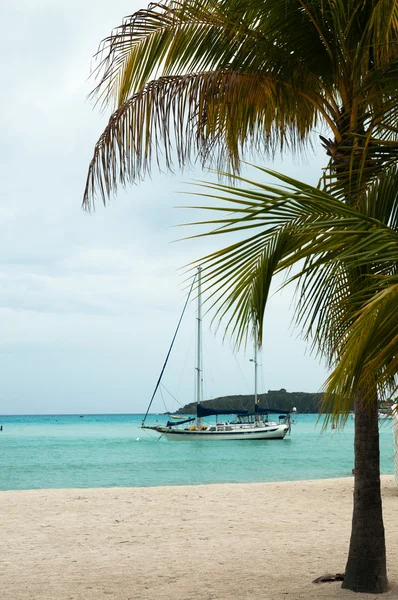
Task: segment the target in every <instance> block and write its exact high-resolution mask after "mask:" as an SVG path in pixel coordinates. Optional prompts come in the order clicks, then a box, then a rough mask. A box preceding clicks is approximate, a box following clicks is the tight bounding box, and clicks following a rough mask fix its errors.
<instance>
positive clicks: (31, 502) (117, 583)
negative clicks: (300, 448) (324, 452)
mask: <svg viewBox="0 0 398 600" xmlns="http://www.w3.org/2000/svg"><path fill="white" fill-rule="evenodd" d="M382 479H383V507H384V523H385V528H386V536H387V556H388V570H389V580H390V586H391V589H390V591H389V592H388V593H387V594H385V595H384V596H383V598H386V597H390V598H398V560H397V556H398V488H397V486H396V484H395V482H394V480H393V477H383V478H382ZM352 486H353V480H352V479H330V480H321V481H311V482H308V481H302V482H283V483H263V484H248V485H241V484H236V485H206V486H184V487H159V488H111V489H81V490H36V491H35V490H32V491H13V492H0V515H1V540H0V546H1V548H0V598H1V599H2V600H21V599H23V600H25V599H32V600H44V599H46V600H77V599H78V600H80V599H82V600H83V599H84V600H94V599H95V600H100V599H101V600H102V599H109V600H122V599H123V600H129V599H131V600H133V599H134V600H136V599H151V600H152V599H153V600H157V599H162V598H167V599H168V600H169V599H170V600H171V599H173V600H194V599H201V600H211V599H212V600H213V599H214V600H215V599H217V600H224V599H225V600H227V599H232V598H234V599H236V600H245V599H250V600H260V599H270V600H274V599H275V600H279V599H282V598H283V599H287V600H292V599H294V600H295V599H304V598H305V599H307V600H308V599H315V598H322V599H324V598H329V599H333V600H334V599H337V598H345V599H349V598H352V599H354V598H355V600H361V599H363V598H374V597H375V596H373V595H369V594H354V593H353V592H349V591H345V590H342V589H341V584H340V583H338V582H334V583H323V584H313V583H312V580H313V579H315V577H318V576H320V575H324V574H325V573H337V572H342V571H344V567H345V561H346V557H347V551H348V543H349V536H350V528H351V513H352ZM379 597H380V596H379Z"/></svg>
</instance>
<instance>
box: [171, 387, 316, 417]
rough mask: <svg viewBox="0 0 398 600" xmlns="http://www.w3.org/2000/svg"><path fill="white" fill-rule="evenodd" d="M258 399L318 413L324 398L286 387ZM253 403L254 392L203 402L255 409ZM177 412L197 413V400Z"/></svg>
mask: <svg viewBox="0 0 398 600" xmlns="http://www.w3.org/2000/svg"><path fill="white" fill-rule="evenodd" d="M258 399H259V406H260V408H272V409H279V410H281V411H284V410H292V408H293V407H296V408H297V411H298V412H299V413H317V412H319V408H320V405H321V403H322V400H323V394H322V393H308V392H287V391H286V390H285V388H282V389H280V390H268V392H267V393H265V394H259V395H258ZM253 403H254V395H253V394H247V395H234V396H221V397H220V398H213V399H212V400H205V401H204V402H202V404H203V405H204V406H207V407H208V408H221V409H229V408H230V409H234V408H236V409H238V410H253ZM177 412H178V413H180V414H195V413H196V404H195V402H190V403H189V404H186V405H185V406H183V407H182V408H180V409H179V410H178V411H177Z"/></svg>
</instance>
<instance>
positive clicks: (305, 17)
mask: <svg viewBox="0 0 398 600" xmlns="http://www.w3.org/2000/svg"><path fill="white" fill-rule="evenodd" d="M397 30H398V2H397V0H362V1H358V0H333V1H332V0H284V1H283V2H281V1H280V0H189V1H188V0H182V1H181V2H178V1H174V0H166V1H165V2H163V3H162V4H152V5H149V7H148V8H147V9H145V10H141V11H139V12H137V13H135V14H134V15H132V16H131V17H128V18H127V19H125V20H124V22H123V24H122V25H121V26H120V27H119V28H117V29H116V30H115V31H114V32H113V33H112V35H111V36H110V37H109V38H107V39H106V40H104V42H103V44H102V46H101V47H100V51H99V54H98V56H99V64H98V68H97V70H96V73H97V75H98V77H99V81H98V85H97V87H96V88H95V90H94V92H93V95H94V96H95V97H96V99H97V101H98V102H99V103H101V104H102V105H103V107H104V108H106V107H107V106H109V105H111V106H112V107H113V109H114V112H113V114H112V115H111V117H110V120H109V123H108V126H107V127H106V129H105V130H104V132H103V134H102V135H101V137H100V138H99V140H98V142H97V144H96V147H95V150H94V156H93V159H92V161H91V163H90V167H89V173H88V177H87V184H86V189H85V194H84V205H85V206H86V207H88V208H90V207H92V206H93V202H94V198H95V195H96V194H99V196H100V197H101V198H102V200H103V201H104V202H106V201H107V200H108V199H109V197H110V196H111V195H112V193H114V192H115V191H116V189H117V186H118V185H119V184H122V185H125V184H126V183H127V182H129V181H134V180H138V179H140V178H142V177H144V176H145V175H146V174H147V173H148V172H149V171H150V169H151V166H152V164H153V163H154V162H155V163H157V162H158V163H159V162H161V161H162V162H163V163H164V164H165V165H166V166H167V167H169V168H172V167H173V161H177V163H178V165H179V166H180V167H183V166H184V165H186V164H187V163H189V162H190V161H191V159H195V160H196V159H197V158H199V159H200V160H201V162H202V163H203V165H214V166H216V167H217V168H224V169H227V170H229V171H232V172H234V173H237V172H238V171H239V166H240V161H241V158H242V157H243V156H244V155H245V153H247V152H251V151H254V152H258V153H262V154H268V155H271V156H272V154H273V153H275V152H276V151H278V150H283V149H287V150H301V149H303V148H304V147H305V146H306V145H310V144H311V142H312V140H313V135H314V130H315V128H323V133H324V135H322V137H321V140H322V143H323V145H324V147H325V150H326V153H327V155H328V157H329V158H330V170H329V175H328V177H329V179H325V182H326V184H327V185H330V184H333V185H336V182H338V185H337V188H336V189H337V193H338V194H339V200H340V201H341V203H343V204H346V205H347V207H351V208H357V206H358V205H359V203H360V199H361V198H363V197H364V194H365V191H364V190H368V187H369V186H368V184H369V181H372V177H373V178H374V177H377V176H378V174H379V173H380V172H381V171H382V169H384V168H385V167H386V164H388V161H389V160H390V159H391V155H390V147H389V144H390V142H391V141H394V138H389V133H388V132H389V127H390V125H391V122H390V123H389V121H388V118H386V115H387V117H388V116H389V115H391V114H392V112H393V108H394V106H395V104H396V102H395V93H396V90H397V87H398V85H397V82H398V77H397V69H396V64H397V59H398V47H397V42H396V40H397V37H398V36H397V33H398V31H397ZM389 118H391V117H389ZM381 132H383V136H384V137H383V139H382V140H380V136H381ZM366 193H367V192H366ZM365 196H366V194H365ZM366 197H367V196H366ZM365 214H366V211H365ZM290 233H291V231H290ZM281 236H282V233H281ZM288 240H290V235H287V234H286V235H284V236H282V237H281V239H280V240H279V242H278V243H276V241H274V243H275V244H276V247H275V252H276V253H277V252H280V251H281V245H283V244H289V243H292V242H291V241H288ZM259 243H260V242H259ZM327 255H328V256H329V258H330V254H327ZM275 260H276V259H275ZM308 260H309V261H310V262H311V260H315V261H319V260H322V259H321V258H319V257H318V258H313V259H308ZM339 264H340V263H337V262H336V263H333V266H331V264H329V263H325V264H324V265H323V267H322V269H321V273H322V274H321V275H319V277H321V278H322V281H323V283H324V285H323V286H322V288H321V289H322V290H324V291H323V292H322V294H323V296H322V300H323V302H324V305H325V306H326V302H327V299H328V298H332V297H334V296H333V294H336V293H337V297H339V294H340V293H342V292H340V288H341V286H343V287H344V285H345V288H346V289H348V290H349V296H350V298H351V297H352V298H356V297H357V296H358V295H361V293H362V291H363V288H365V287H366V285H365V282H367V280H368V275H370V274H371V273H368V270H369V269H370V266H369V265H368V266H361V267H358V268H357V267H355V268H353V267H351V266H350V268H349V269H347V268H345V269H343V267H342V266H341V265H340V267H339V266H337V265H339ZM308 268H309V266H308ZM319 268H321V267H319ZM308 272H309V273H315V271H313V270H312V271H311V270H309V271H308ZM313 277H316V276H315V275H313ZM316 281H317V280H316V279H312V278H311V275H309V276H308V279H307V281H306V286H307V287H306V288H305V289H306V290H309V293H308V294H304V296H303V298H304V301H303V304H302V306H303V311H302V312H301V314H302V315H304V314H306V310H307V312H308V309H310V308H311V307H312V304H311V302H312V300H311V298H313V297H314V294H313V292H312V290H313V286H315V285H316ZM347 282H348V283H347ZM315 289H316V288H315ZM315 297H316V296H315ZM344 299H345V296H344V294H343V295H342V300H344ZM314 301H315V300H314ZM333 306H335V305H334V304H333ZM363 306H365V305H363ZM339 310H340V309H339V308H338V307H336V308H335V312H336V315H335V316H336V319H338V315H339V314H340V313H339ZM310 313H311V311H310ZM303 319H304V317H303ZM310 319H311V320H310V322H309V323H308V332H309V335H310V334H311V333H312V332H314V334H315V335H314V343H315V344H319V347H320V349H321V350H322V351H323V350H325V349H329V350H330V351H331V349H332V348H334V347H336V344H338V340H339V339H342V338H340V337H339V335H340V334H339V332H340V330H339V329H337V333H336V334H334V333H333V332H330V331H329V330H327V328H326V327H325V326H324V327H322V320H321V321H319V322H318V321H317V318H316V317H310ZM314 319H315V320H314ZM354 321H355V319H354ZM325 322H326V321H323V323H325ZM337 322H338V320H337ZM349 322H351V321H349ZM341 327H343V325H342V326H341ZM325 334H326V336H325ZM324 336H325V337H324ZM324 345H326V346H324ZM329 355H330V356H332V354H329ZM329 355H328V356H329ZM363 372H364V371H361V373H363ZM370 388H371V389H372V390H373V391H372V394H373V402H372V403H370V404H369V406H370V405H371V406H374V405H375V404H376V392H377V390H376V383H374V384H372V385H371V386H370ZM352 394H354V392H353V393H352ZM354 395H355V410H356V412H357V418H356V420H355V428H356V439H358V440H361V439H362V440H363V439H364V432H365V431H367V430H369V428H370V426H371V425H372V426H373V429H374V427H376V428H377V424H376V417H375V415H374V413H372V415H370V413H369V411H368V409H367V408H366V409H365V408H364V407H365V406H367V405H366V402H365V398H368V397H369V395H371V393H370V392H369V391H368V390H367V389H366V390H365V389H363V386H362V387H361V386H359V387H358V389H357V390H356V392H355V394H354ZM350 398H351V400H352V399H353V395H351V396H350ZM368 413H369V414H368ZM361 436H362V437H361ZM356 443H357V442H356ZM358 443H359V442H358ZM370 446H371V444H369V452H370ZM358 450H359V448H358ZM376 462H377V461H376V460H374V461H373V462H371V463H369V465H370V464H371V469H370V470H371V471H372V477H373V480H372V484H371V485H370V487H369V486H367V489H371V494H372V495H373V496H372V497H373V501H374V506H379V505H380V489H379V483H377V482H378V465H377V468H376ZM364 478H365V473H364V472H362V471H361V469H360V468H358V469H356V492H355V502H356V506H357V505H358V503H360V502H362V503H363V498H362V499H361V498H360V497H359V489H360V488H361V486H362V485H363V483H364ZM371 479H372V478H371ZM380 506H381V505H380ZM377 518H378V523H379V531H378V533H377V536H378V539H380V540H382V541H383V544H384V532H383V530H382V520H381V508H380V510H379V516H378V517H377ZM355 522H357V521H355ZM362 525H364V524H362ZM355 531H356V533H355ZM360 535H362V534H360V531H359V530H355V527H354V529H353V538H355V539H360ZM353 548H354V547H353V546H352V551H351V552H350V560H349V563H348V568H347V573H346V580H345V582H344V585H345V586H347V587H350V588H351V589H357V590H359V589H361V590H363V591H383V590H384V589H385V587H386V577H385V559H384V567H383V565H382V563H383V559H381V563H380V565H379V564H377V565H376V566H375V568H374V570H373V571H372V572H373V573H374V579H375V582H373V583H374V584H373V583H372V582H370V580H369V578H366V577H365V575H364V571H365V570H366V568H367V565H368V563H367V560H368V558H367V556H366V555H365V556H364V557H363V556H362V555H361V553H359V552H356V551H355V549H353ZM380 548H381V546H380ZM365 554H366V553H365ZM382 554H383V552H381V550H380V551H379V555H380V556H382ZM372 556H373V555H372ZM354 563H355V565H354ZM372 565H375V563H373V562H372ZM365 567H366V568H365ZM383 569H384V570H383ZM350 573H351V575H350Z"/></svg>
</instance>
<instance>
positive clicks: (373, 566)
mask: <svg viewBox="0 0 398 600" xmlns="http://www.w3.org/2000/svg"><path fill="white" fill-rule="evenodd" d="M342 587H343V588H346V589H349V590H352V591H354V592H367V593H371V594H380V593H383V592H385V591H386V590H387V569H386V546H385V536H384V525H383V515H382V505H381V491H380V451H379V419H378V407H377V394H376V390H375V394H374V399H373V400H372V402H371V403H370V404H367V405H364V402H363V395H362V394H361V393H360V392H359V393H358V394H357V396H356V398H355V486H354V511H353V516H352V530H351V541H350V550H349V555H348V561H347V566H346V571H345V577H344V582H343V585H342Z"/></svg>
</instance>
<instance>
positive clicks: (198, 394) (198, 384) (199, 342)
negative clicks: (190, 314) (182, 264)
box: [196, 267, 202, 427]
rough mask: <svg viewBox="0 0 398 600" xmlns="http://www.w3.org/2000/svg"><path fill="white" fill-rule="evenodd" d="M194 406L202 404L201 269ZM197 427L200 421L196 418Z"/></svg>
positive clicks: (199, 268)
mask: <svg viewBox="0 0 398 600" xmlns="http://www.w3.org/2000/svg"><path fill="white" fill-rule="evenodd" d="M196 327H197V331H196V343H197V345H196V406H197V405H198V404H200V403H201V402H202V267H198V308H197V318H196ZM198 427H200V419H199V418H198Z"/></svg>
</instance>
